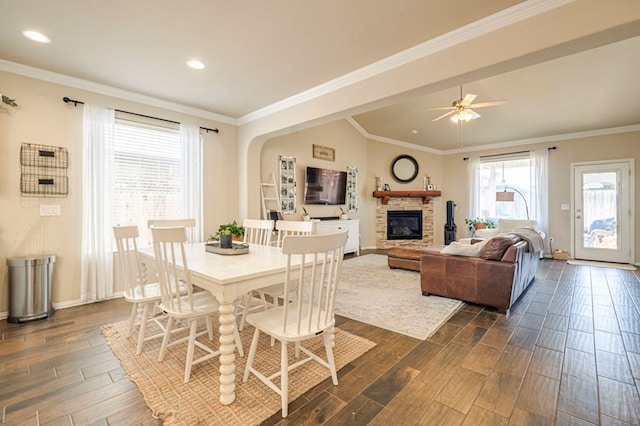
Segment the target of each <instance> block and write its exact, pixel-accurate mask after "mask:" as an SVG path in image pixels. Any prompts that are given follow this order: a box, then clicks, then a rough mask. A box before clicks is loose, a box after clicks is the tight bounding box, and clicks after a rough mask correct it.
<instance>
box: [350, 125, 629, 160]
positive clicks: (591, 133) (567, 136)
mask: <svg viewBox="0 0 640 426" xmlns="http://www.w3.org/2000/svg"><path fill="white" fill-rule="evenodd" d="M347 121H348V122H349V123H350V124H351V125H352V126H353V127H354V128H355V129H356V130H357V131H358V132H360V134H361V135H362V136H364V137H365V138H367V139H370V140H373V141H378V142H384V143H388V144H390V145H397V146H401V147H404V148H408V149H413V150H416V151H423V152H428V153H431V154H436V155H451V154H461V153H467V152H475V151H486V150H488V149H500V148H512V147H515V146H520V145H533V144H537V143H546V142H560V141H565V140H571V139H583V138H591V137H596V136H607V135H615V134H618V133H630V132H640V124H633V125H631V126H622V127H611V128H608V129H598V130H587V131H584V132H574V133H562V134H559V135H552V136H542V137H539V138H529V139H519V140H514V141H509V142H499V143H493V144H489V145H481V146H474V147H464V148H454V149H446V150H441V149H435V148H429V147H425V146H422V145H416V144H413V143H410V142H404V141H399V140H397V139H391V138H386V137H384V136H377V135H372V134H370V133H369V132H367V131H366V130H365V129H364V128H363V127H362V126H360V124H358V122H357V121H356V120H354V119H353V118H352V117H349V118H347Z"/></svg>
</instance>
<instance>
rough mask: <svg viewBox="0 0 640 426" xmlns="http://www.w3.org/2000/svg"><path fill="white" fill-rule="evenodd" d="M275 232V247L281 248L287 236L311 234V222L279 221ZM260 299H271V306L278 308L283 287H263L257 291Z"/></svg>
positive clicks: (282, 296)
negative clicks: (276, 234) (276, 235)
mask: <svg viewBox="0 0 640 426" xmlns="http://www.w3.org/2000/svg"><path fill="white" fill-rule="evenodd" d="M276 232H277V233H278V237H277V239H276V245H277V246H278V247H280V248H282V242H283V241H284V237H286V236H288V235H311V234H312V233H313V222H311V221H301V220H279V221H277V222H276ZM259 292H260V299H261V300H265V301H266V299H267V298H270V299H271V304H272V305H273V306H278V304H279V303H278V300H279V299H283V300H284V286H283V285H282V284H276V285H272V286H269V287H265V288H262V289H260V290H259Z"/></svg>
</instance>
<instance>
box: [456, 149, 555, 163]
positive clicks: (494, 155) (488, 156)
mask: <svg viewBox="0 0 640 426" xmlns="http://www.w3.org/2000/svg"><path fill="white" fill-rule="evenodd" d="M552 149H558V147H555V146H550V147H549V148H547V151H551V150H552ZM527 152H531V151H516V152H505V153H502V154H492V155H481V156H480V157H478V158H490V157H500V156H502V155H513V154H525V153H527ZM468 159H469V157H464V158H463V160H464V161H467V160H468Z"/></svg>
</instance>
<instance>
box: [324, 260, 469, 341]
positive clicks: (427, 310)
mask: <svg viewBox="0 0 640 426" xmlns="http://www.w3.org/2000/svg"><path fill="white" fill-rule="evenodd" d="M462 305H463V302H461V301H459V300H453V299H447V298H445V297H438V296H428V297H427V296H423V295H422V291H421V290H420V273H419V272H415V271H407V270H404V269H390V268H389V266H387V256H385V255H380V254H367V255H365V256H359V257H354V258H351V259H348V260H345V261H344V262H343V263H342V275H341V278H340V285H339V287H338V296H337V299H336V311H335V312H336V314H338V315H342V316H345V317H347V318H351V319H354V320H357V321H361V322H364V323H367V324H371V325H374V326H376V327H380V328H384V329H387V330H391V331H395V332H397V333H402V334H404V335H407V336H410V337H415V338H416V339H420V340H424V339H426V338H427V337H429V336H430V335H432V334H433V333H434V332H435V331H436V330H437V329H438V328H439V327H440V326H441V325H442V324H444V323H445V322H446V321H447V320H448V319H449V318H450V317H451V316H452V315H453V314H454V313H456V311H457V310H458V309H460V307H461V306H462Z"/></svg>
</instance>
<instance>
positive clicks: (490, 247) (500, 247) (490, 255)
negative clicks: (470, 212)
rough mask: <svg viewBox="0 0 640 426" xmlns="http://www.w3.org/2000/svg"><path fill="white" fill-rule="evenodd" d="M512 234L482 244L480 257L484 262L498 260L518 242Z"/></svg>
mask: <svg viewBox="0 0 640 426" xmlns="http://www.w3.org/2000/svg"><path fill="white" fill-rule="evenodd" d="M520 240H521V238H520V237H518V236H517V235H514V234H503V235H500V236H499V237H493V238H491V239H490V240H487V242H486V243H485V244H484V247H483V248H482V252H481V253H480V257H481V258H483V259H486V260H500V259H502V256H504V252H506V251H507V249H508V248H509V247H511V246H512V245H514V244H515V243H517V242H518V241H520Z"/></svg>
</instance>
